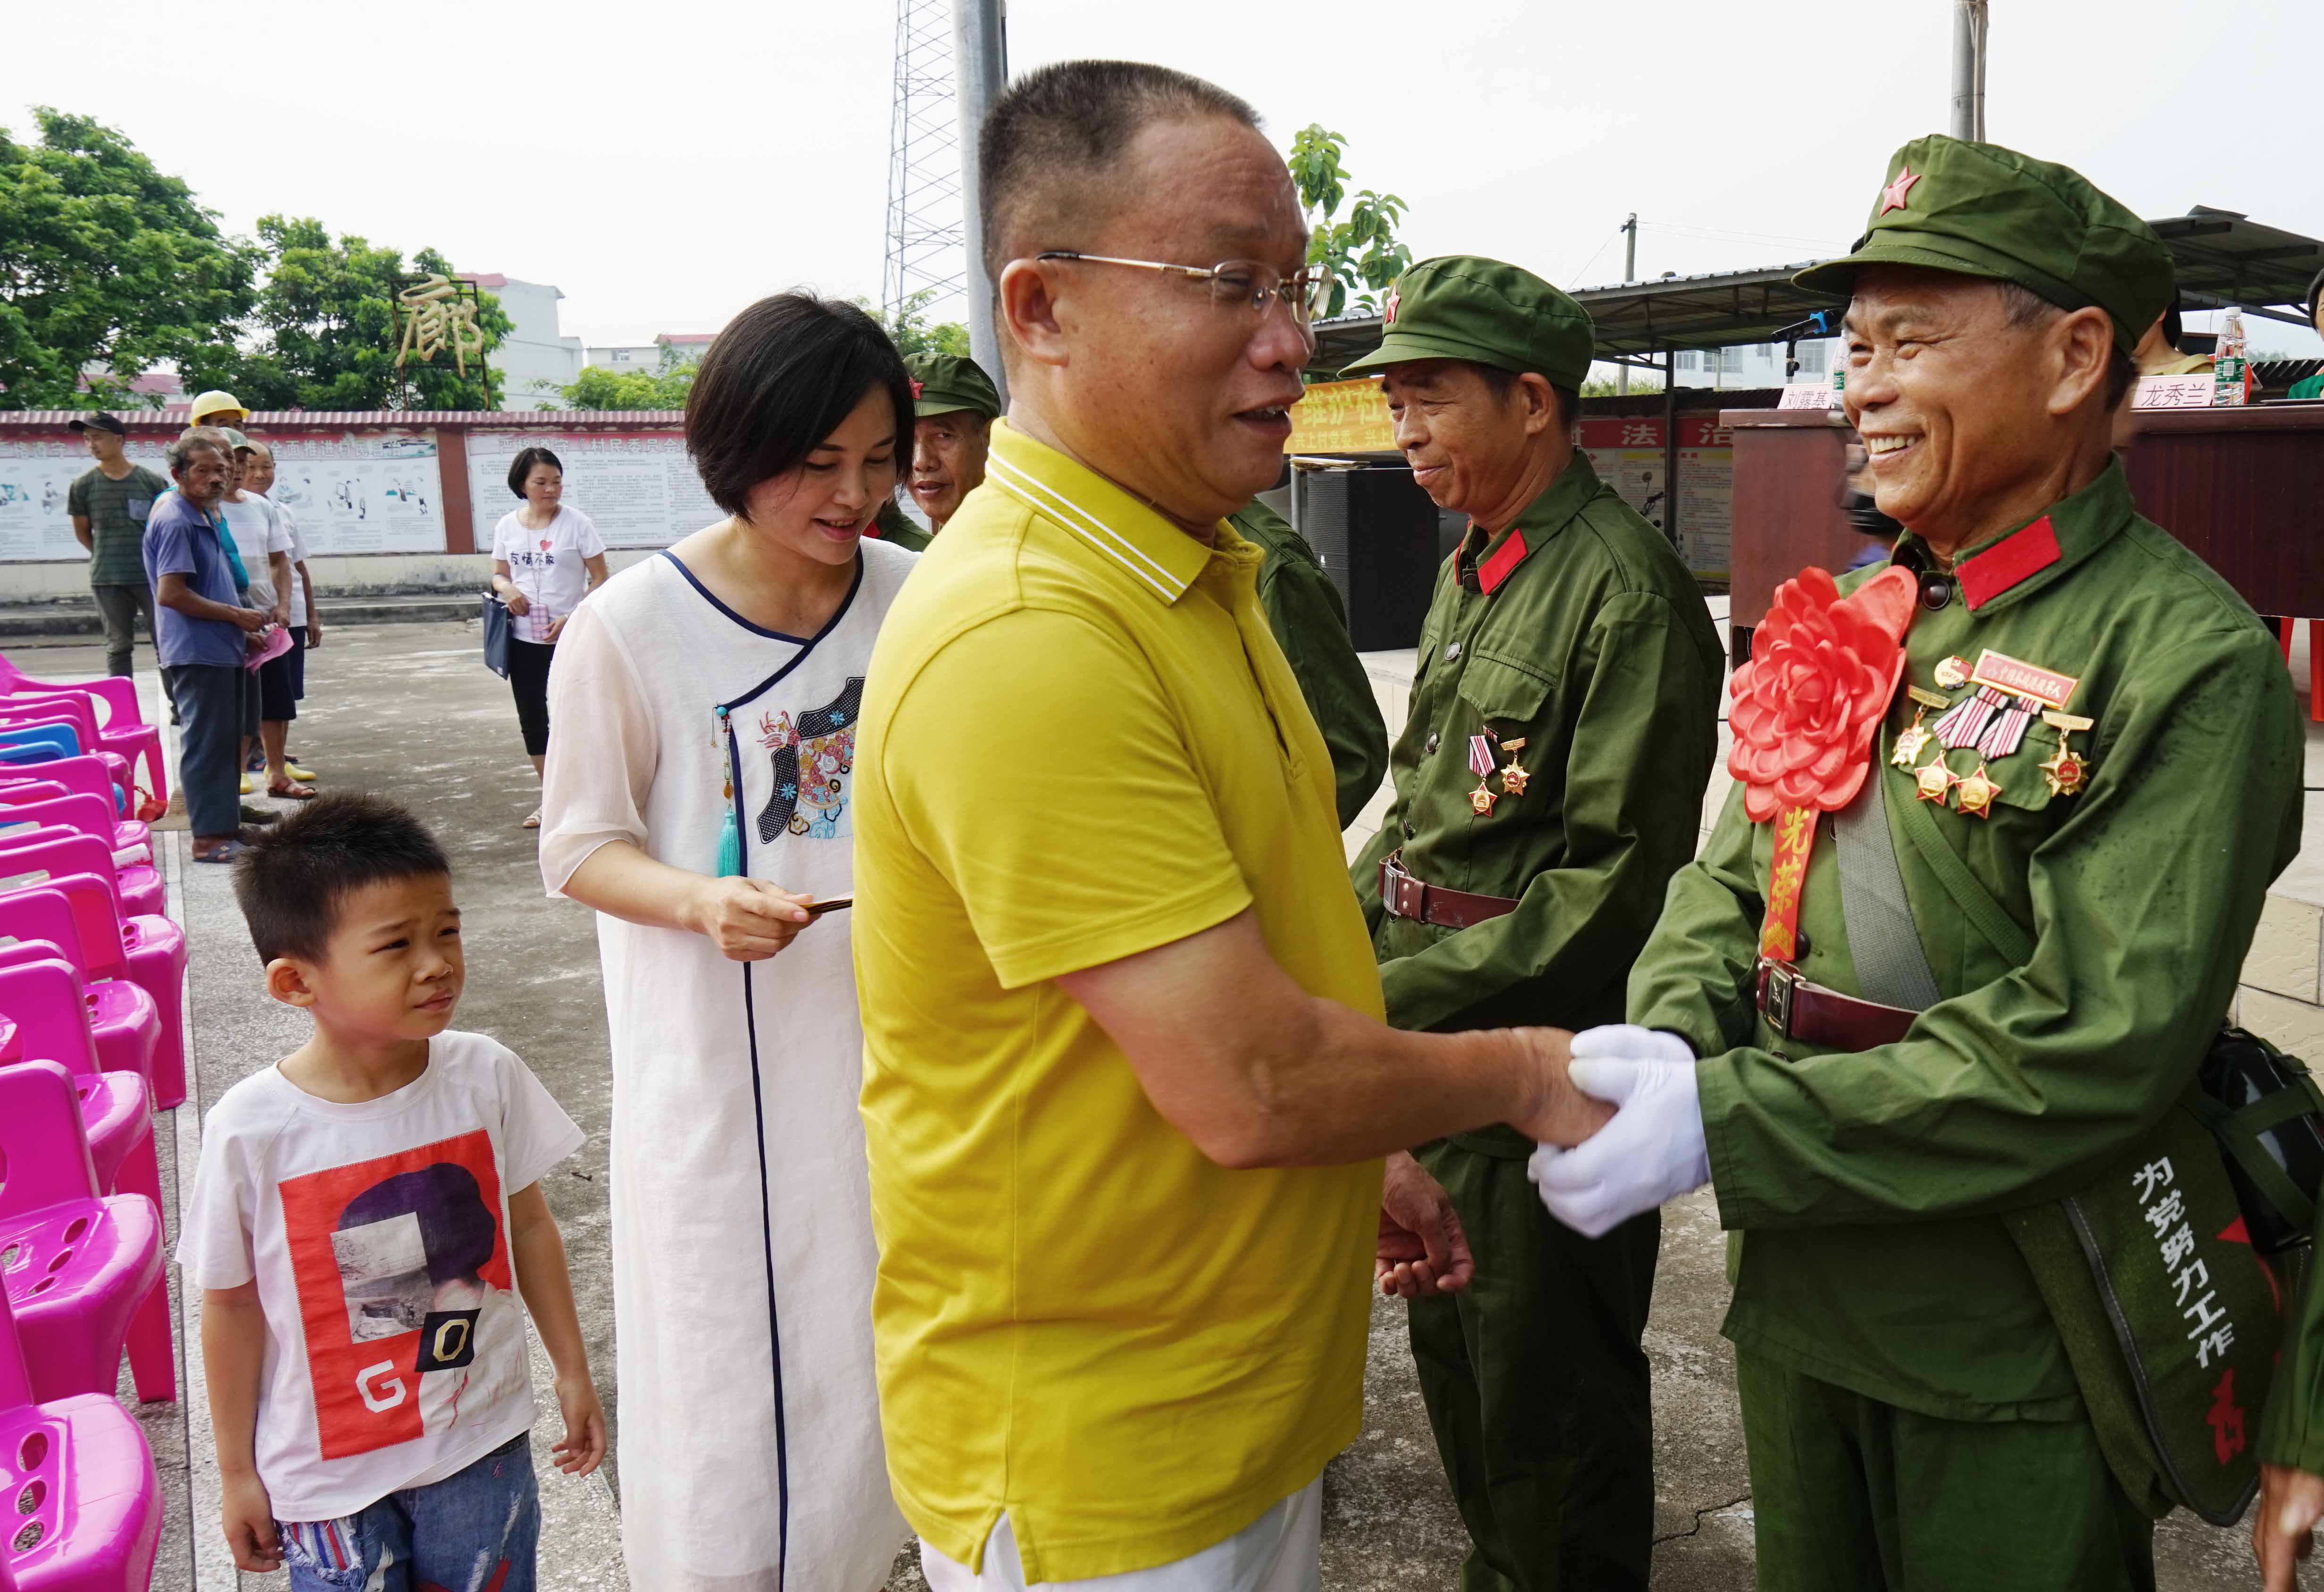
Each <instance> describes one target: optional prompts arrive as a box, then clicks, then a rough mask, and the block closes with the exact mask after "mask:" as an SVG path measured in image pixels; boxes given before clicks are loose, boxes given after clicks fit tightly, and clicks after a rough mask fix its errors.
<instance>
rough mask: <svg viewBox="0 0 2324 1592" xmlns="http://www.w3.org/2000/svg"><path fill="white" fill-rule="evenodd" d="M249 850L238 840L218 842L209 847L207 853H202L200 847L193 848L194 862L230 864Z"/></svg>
mask: <svg viewBox="0 0 2324 1592" xmlns="http://www.w3.org/2000/svg"><path fill="white" fill-rule="evenodd" d="M249 849H250V848H249V847H247V846H245V845H244V844H243V843H242V842H240V841H238V840H236V841H220V842H218V843H217V845H214V846H212V847H210V848H209V850H208V851H204V850H203V849H202V848H201V847H199V846H196V847H195V848H194V860H195V861H197V862H231V861H233V860H235V858H236V857H239V856H241V855H242V854H243V853H244V851H248V850H249Z"/></svg>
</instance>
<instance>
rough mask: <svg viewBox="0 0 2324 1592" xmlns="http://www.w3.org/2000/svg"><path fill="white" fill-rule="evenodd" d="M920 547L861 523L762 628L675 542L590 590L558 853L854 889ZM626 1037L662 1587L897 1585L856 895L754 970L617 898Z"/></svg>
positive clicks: (633, 1537)
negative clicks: (865, 704)
mask: <svg viewBox="0 0 2324 1592" xmlns="http://www.w3.org/2000/svg"><path fill="white" fill-rule="evenodd" d="M914 562H915V555H913V554H911V553H908V552H906V551H904V550H903V549H902V548H895V547H891V546H890V545H888V544H887V543H884V542H879V541H872V540H866V541H865V542H864V543H863V544H862V552H861V555H860V558H859V561H858V564H857V570H856V576H855V584H854V586H853V590H852V591H851V593H850V594H849V596H848V598H847V601H846V602H845V603H844V604H843V605H842V606H841V608H840V609H839V611H838V612H837V613H835V615H834V616H833V617H832V619H831V621H830V622H829V623H828V624H827V625H825V627H824V629H823V630H822V632H821V633H820V634H818V635H816V636H813V637H798V636H785V635H781V634H778V633H777V632H774V631H771V630H763V629H761V628H760V627H758V626H755V625H752V624H751V623H749V622H748V621H745V620H743V619H742V617H741V616H740V615H738V614H736V613H734V612H733V611H732V610H730V609H728V608H727V607H726V606H725V605H724V603H720V602H719V601H718V600H717V599H716V598H715V597H713V596H712V595H711V594H709V592H708V591H707V590H706V589H705V588H704V587H703V586H702V585H701V584H699V583H698V582H697V581H696V579H695V578H694V576H693V575H692V574H691V573H690V572H689V571H687V569H686V568H685V567H684V566H681V565H680V564H678V562H677V561H676V560H675V559H674V558H672V557H670V556H669V554H667V553H664V554H662V555H659V556H658V557H653V558H650V559H647V560H645V561H644V562H642V563H641V564H638V565H636V566H632V567H631V568H629V569H626V570H624V571H622V573H621V574H619V575H615V576H613V579H612V580H610V581H608V582H607V583H606V584H604V585H603V586H602V587H600V588H599V589H598V590H597V591H596V592H595V594H592V595H591V596H590V597H589V598H588V599H587V600H586V602H584V603H582V604H581V605H580V607H579V608H578V609H577V610H576V611H575V612H574V615H573V617H572V619H571V620H570V621H568V622H567V625H566V627H565V630H564V632H563V634H562V636H561V637H560V638H559V639H558V646H557V659H556V663H555V666H554V667H553V668H552V670H551V672H550V675H549V721H550V722H551V723H553V724H554V725H555V726H556V730H557V732H556V734H555V735H554V736H553V737H552V738H551V739H550V741H549V762H548V768H547V771H546V787H545V789H544V792H543V800H542V803H541V828H540V862H541V872H542V876H543V878H544V879H545V881H546V882H547V884H548V886H549V890H550V892H551V893H552V894H555V893H558V892H560V891H561V890H562V888H563V887H564V885H565V883H566V881H567V879H570V878H571V877H572V875H573V871H574V870H575V869H576V868H578V867H579V866H580V864H581V862H582V861H583V860H584V859H586V857H587V856H588V855H589V854H590V853H591V852H592V851H595V850H596V849H597V848H598V847H599V846H601V845H604V843H606V842H608V841H613V840H627V841H630V842H632V843H634V844H636V845H637V846H639V847H641V849H643V850H644V851H646V853H647V854H648V855H650V856H652V857H654V858H657V859H659V860H661V861H664V862H668V863H669V864H671V865H672V866H674V867H678V868H683V869H687V870H691V871H693V872H696V873H705V874H715V873H716V872H717V871H718V870H719V866H718V865H719V852H720V840H721V833H722V830H723V829H724V825H725V824H726V823H727V822H728V821H729V820H730V819H731V821H732V822H733V825H734V836H735V840H736V841H737V842H739V851H740V856H741V862H742V871H743V872H745V873H747V874H749V875H751V876H752V877H754V878H758V879H768V880H770V881H772V882H775V883H777V884H779V885H781V886H783V887H784V888H787V889H793V890H801V891H807V892H812V893H813V894H815V895H816V896H817V897H826V896H832V895H836V894H840V893H843V892H845V891H847V890H849V889H851V888H853V867H852V862H851V856H852V851H853V842H852V841H851V839H850V836H851V834H852V833H853V828H852V825H851V824H850V823H849V807H850V800H849V787H850V786H851V785H852V784H853V770H854V756H853V754H854V744H855V719H856V713H857V710H858V708H859V706H860V704H861V703H862V693H863V674H864V668H865V666H866V664H867V663H868V661H869V660H870V658H871V643H872V639H873V637H874V636H875V635H876V634H877V632H878V630H879V627H880V622H881V618H882V617H883V616H884V615H885V614H886V612H887V611H888V605H889V603H890V602H891V601H892V600H893V599H894V597H895V594H896V592H897V589H898V588H899V586H900V585H901V584H903V580H904V577H905V575H907V574H908V573H909V571H910V568H911V566H912V564H913V563H914ZM597 939H598V945H599V948H600V951H601V952H602V955H603V959H604V981H605V1010H606V1017H607V1018H608V1021H609V1025H610V1027H611V1030H612V1039H613V1143H612V1162H613V1179H612V1182H613V1187H612V1199H613V1311H614V1330H615V1336H616V1351H617V1357H618V1361H619V1365H618V1376H617V1386H618V1389H619V1395H620V1396H619V1403H618V1404H617V1406H616V1413H615V1428H616V1436H617V1438H618V1440H619V1445H620V1447H619V1452H620V1469H619V1476H620V1482H621V1493H622V1551H623V1557H624V1558H625V1559H626V1560H627V1561H628V1566H629V1573H630V1583H631V1585H632V1587H636V1588H637V1589H638V1592H778V1589H779V1588H781V1587H791V1588H794V1589H796V1592H875V1589H876V1588H878V1587H880V1586H881V1584H882V1583H883V1582H884V1581H885V1580H886V1578H887V1574H888V1569H889V1565H890V1561H891V1560H892V1559H893V1558H894V1555H895V1553H896V1551H897V1549H898V1548H899V1546H900V1545H901V1544H902V1541H903V1540H904V1537H905V1534H906V1528H905V1525H904V1523H903V1519H902V1517H901V1516H900V1515H899V1514H898V1513H897V1510H896V1506H895V1503H894V1501H893V1499H892V1497H891V1496H890V1492H889V1486H888V1473H887V1465H886V1459H885V1455H884V1453H883V1451H882V1449H881V1440H880V1412H879V1399H878V1393H877V1389H876V1386H875V1383H874V1379H873V1371H872V1340H871V1284H872V1276H873V1272H874V1269H875V1267H876V1265H877V1264H878V1258H879V1257H878V1252H877V1250H876V1248H875V1247H874V1244H873V1240H872V1235H871V1193H870V1185H869V1182H868V1181H867V1174H866V1172H865V1168H864V1153H863V1127H862V1119H861V1118H859V1117H858V1116H857V1114H856V1094H857V1090H858V1087H859V1084H860V1081H861V1069H862V1044H863V1039H862V1025H861V1024H860V1022H859V1020H858V1018H857V1015H856V1007H855V983H854V975H853V965H852V960H851V956H850V950H849V944H848V914H847V913H845V912H844V911H839V912H833V913H830V914H828V915H826V916H822V917H819V918H817V919H816V921H815V922H814V923H813V924H812V925H809V926H808V927H807V929H805V930H803V931H802V932H801V933H800V934H799V936H798V938H797V939H796V940H794V941H793V942H792V943H791V944H790V945H789V947H788V949H786V950H785V951H784V952H781V954H779V955H778V956H775V957H773V958H771V959H770V960H768V961H765V962H749V963H745V962H730V961H728V960H726V959H725V958H724V957H723V956H721V955H720V954H719V953H718V951H717V949H716V947H715V946H714V945H713V944H712V943H710V941H708V940H707V939H705V938H704V937H703V936H701V935H699V934H688V933H683V932H680V931H678V930H674V929H660V928H645V927H641V926H640V925H635V924H630V923H623V922H622V921H620V920H619V919H616V918H613V917H608V916H604V914H602V913H601V914H599V915H598V918H597Z"/></svg>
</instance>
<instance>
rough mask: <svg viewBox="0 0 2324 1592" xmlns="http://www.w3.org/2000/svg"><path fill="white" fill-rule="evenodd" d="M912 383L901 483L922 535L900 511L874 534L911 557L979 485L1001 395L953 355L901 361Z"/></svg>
mask: <svg viewBox="0 0 2324 1592" xmlns="http://www.w3.org/2000/svg"><path fill="white" fill-rule="evenodd" d="M904 369H905V370H906V371H908V372H909V373H910V374H911V378H912V414H913V417H914V419H913V425H912V473H911V475H910V477H909V478H908V480H906V482H905V483H904V486H905V489H906V490H907V491H908V492H910V493H911V494H912V502H915V503H918V505H919V508H920V512H921V513H923V514H926V515H927V517H928V528H927V529H926V530H922V529H920V528H919V527H918V526H917V525H914V524H913V523H912V522H911V521H910V520H907V519H905V518H904V516H903V515H902V514H901V513H900V512H894V513H887V514H882V516H881V520H880V535H881V538H882V539H883V540H887V541H891V542H893V543H895V544H896V545H897V546H898V547H899V548H910V549H911V550H912V551H913V552H915V553H924V552H926V551H927V546H928V542H929V540H930V539H931V538H934V537H935V535H936V532H938V531H940V530H942V529H944V528H945V520H950V519H951V518H952V517H953V516H954V514H956V513H958V512H959V511H960V503H961V500H962V499H963V498H965V497H966V496H968V494H969V493H970V492H974V491H975V490H976V489H977V488H978V487H980V486H982V484H984V458H985V455H986V454H987V453H989V452H990V451H991V446H992V422H993V421H995V420H997V419H1000V418H1001V392H1000V390H999V389H998V388H996V387H994V386H993V384H992V378H991V376H989V375H987V374H985V373H984V367H983V366H982V365H980V364H978V363H976V362H975V361H974V360H973V359H969V358H967V357H965V356H964V355H962V354H934V353H921V354H913V355H912V356H911V357H910V358H909V359H908V360H906V361H905V362H904Z"/></svg>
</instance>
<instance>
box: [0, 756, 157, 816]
mask: <svg viewBox="0 0 2324 1592" xmlns="http://www.w3.org/2000/svg"><path fill="white" fill-rule="evenodd" d="M35 781H38V782H42V783H48V784H55V785H61V786H63V787H65V788H66V789H67V790H68V791H81V792H83V793H85V794H87V795H89V796H103V797H104V798H105V799H106V801H109V802H111V803H112V804H113V815H114V817H115V818H116V819H117V818H121V817H124V816H125V815H126V814H128V811H129V796H128V793H127V792H126V791H124V789H123V788H122V787H120V786H118V785H116V784H115V783H114V779H113V775H112V772H111V770H109V769H108V768H106V766H105V761H104V759H101V758H93V757H78V758H58V759H55V760H53V761H51V762H46V763H24V764H15V765H13V766H10V765H0V785H15V784H29V783H32V782H35Z"/></svg>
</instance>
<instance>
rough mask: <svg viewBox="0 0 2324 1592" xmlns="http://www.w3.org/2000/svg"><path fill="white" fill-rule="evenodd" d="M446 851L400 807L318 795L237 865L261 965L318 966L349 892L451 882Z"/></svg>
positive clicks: (239, 891)
mask: <svg viewBox="0 0 2324 1592" xmlns="http://www.w3.org/2000/svg"><path fill="white" fill-rule="evenodd" d="M451 871H452V864H451V863H450V861H449V860H447V859H446V857H445V855H444V848H443V847H441V846H439V845H438V844H437V843H436V837H435V836H434V835H432V834H430V833H428V826H427V825H426V824H422V823H420V820H419V819H417V818H414V817H413V816H412V815H411V814H410V812H409V811H408V810H407V809H406V808H405V807H404V806H403V805H402V804H401V803H399V802H392V801H390V800H389V799H388V798H387V797H385V796H370V795H365V794H364V793H361V792H353V791H349V792H340V793H337V794H335V795H331V796H317V797H316V798H315V799H314V800H312V801H310V802H309V803H308V804H307V805H305V806H304V807H301V808H300V810H299V811H298V812H296V813H293V814H291V816H290V817H288V818H285V819H284V820H283V821H282V822H281V824H276V825H275V826H273V827H272V828H271V829H268V830H265V831H263V832H262V833H260V835H259V836H258V838H257V839H255V840H254V841H252V842H250V844H249V846H248V848H247V849H246V850H245V851H244V852H243V853H242V855H241V856H239V857H237V858H235V863H234V898H235V901H236V902H238V903H239V904H240V905H241V906H242V916H243V918H244V921H245V922H246V923H248V924H249V925H250V938H251V941H252V943H254V944H255V945H256V946H257V947H258V960H259V961H261V962H272V961H273V960H274V959H275V958H276V957H278V956H296V957H300V958H303V959H305V960H307V961H309V962H316V961H320V960H321V959H322V955H323V952H324V950H325V948H326V947H327V945H328V944H329V943H330V939H331V931H332V930H333V929H335V928H337V926H338V922H339V906H340V903H341V902H343V901H344V900H346V896H347V893H348V892H349V891H351V890H359V889H362V888H364V886H366V885H375V884H385V883H389V882H392V881H393V880H396V879H424V878H429V877H432V876H438V875H440V876H447V877H448V876H449V875H450V873H451Z"/></svg>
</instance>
